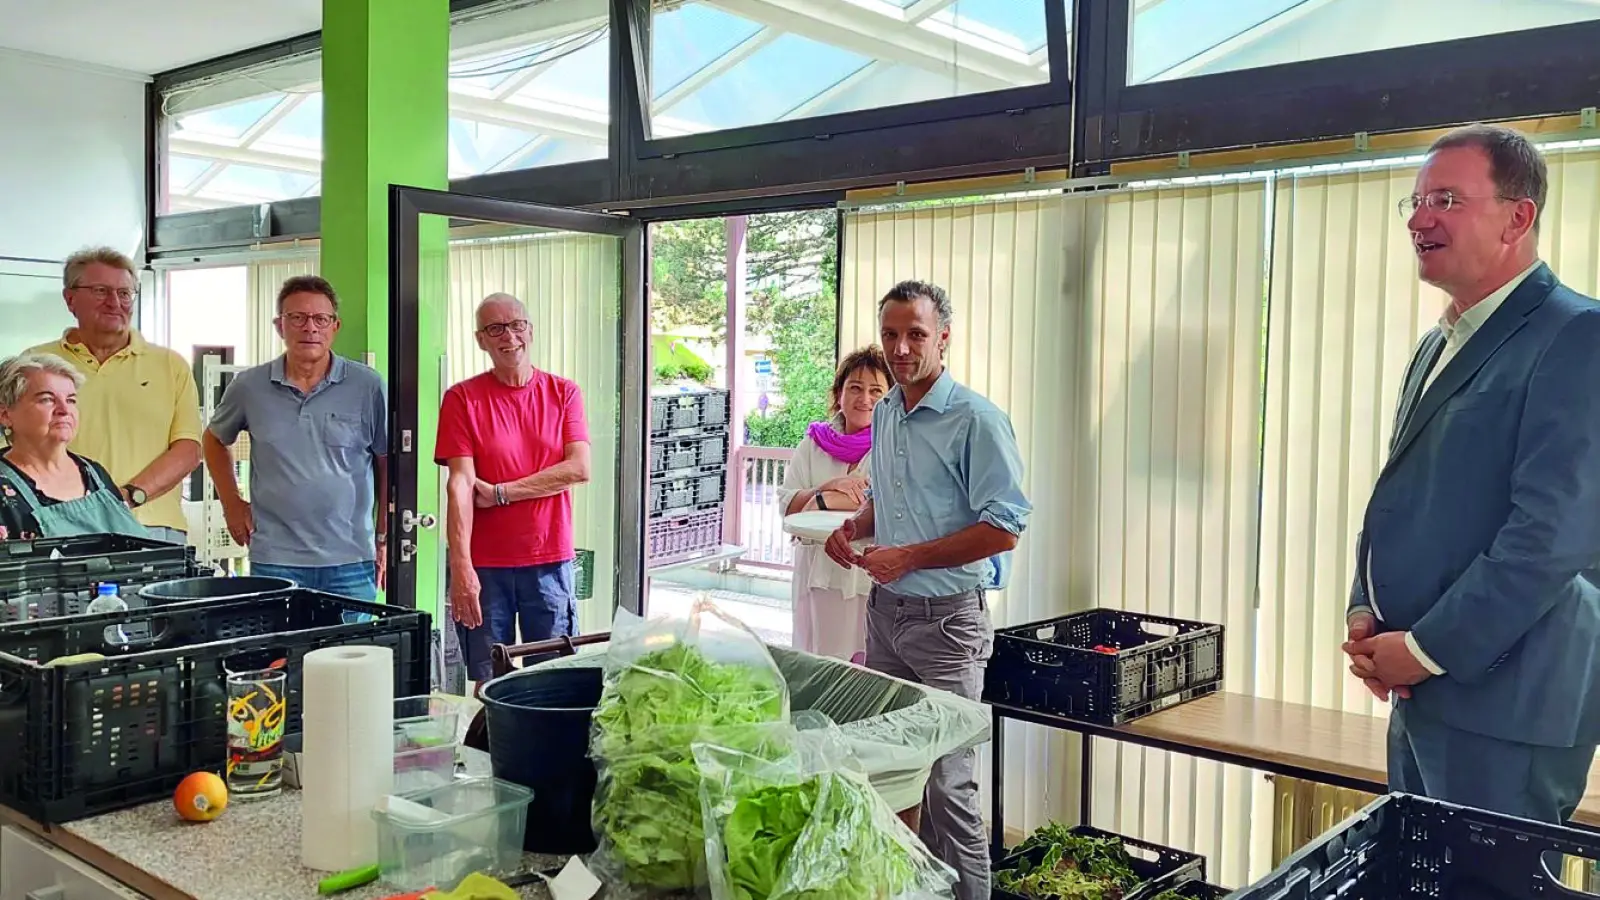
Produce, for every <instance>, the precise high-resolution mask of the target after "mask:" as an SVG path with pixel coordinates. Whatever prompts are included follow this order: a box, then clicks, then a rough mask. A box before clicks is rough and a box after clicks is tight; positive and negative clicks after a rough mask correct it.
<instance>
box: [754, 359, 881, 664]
mask: <svg viewBox="0 0 1600 900" xmlns="http://www.w3.org/2000/svg"><path fill="white" fill-rule="evenodd" d="M889 383H890V378H889V365H888V363H887V362H885V360H884V358H883V351H881V350H879V349H878V348H877V347H875V346H872V347H866V348H864V349H861V350H857V351H855V352H854V353H851V354H850V355H849V356H846V357H845V358H844V359H843V360H841V361H840V362H839V368H838V370H837V371H836V372H835V373H834V376H833V396H832V403H831V404H830V406H829V410H828V411H829V413H830V416H831V417H830V419H829V420H828V421H826V422H814V423H812V425H811V427H810V428H809V429H808V430H807V432H806V436H805V437H804V438H802V439H801V441H800V446H798V447H796V448H795V451H794V459H793V460H792V461H791V462H790V463H789V469H788V472H787V473H786V474H785V476H784V479H783V489H782V491H781V493H780V495H779V497H780V501H781V502H782V503H783V513H784V515H792V514H794V513H797V512H801V511H804V510H808V509H823V510H837V511H839V512H854V511H855V510H857V509H860V508H861V505H862V504H863V503H864V502H866V491H867V468H866V465H867V452H868V451H869V450H871V449H872V409H873V407H875V406H877V404H878V401H879V400H880V399H882V398H883V395H884V394H886V393H888V391H889ZM871 590H872V579H870V578H869V577H867V573H866V572H865V571H864V570H862V569H859V568H849V569H846V568H844V567H842V566H840V565H839V564H838V563H835V562H834V561H833V560H831V559H829V558H828V555H827V554H826V553H824V552H823V551H822V547H821V545H818V544H813V543H810V542H807V541H800V542H799V544H798V545H797V546H796V547H795V554H794V582H793V591H794V646H795V647H796V648H797V649H800V650H805V651H808V652H810V653H816V654H818V655H821V656H832V657H835V658H837V659H848V660H851V661H852V662H856V663H860V662H862V661H863V660H864V659H865V658H866V652H867V594H868V592H869V591H871Z"/></svg>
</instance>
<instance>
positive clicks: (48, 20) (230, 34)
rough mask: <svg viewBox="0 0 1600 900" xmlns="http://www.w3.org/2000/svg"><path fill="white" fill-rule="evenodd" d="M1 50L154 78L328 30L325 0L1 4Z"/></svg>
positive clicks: (22, 0) (14, 0)
mask: <svg viewBox="0 0 1600 900" xmlns="http://www.w3.org/2000/svg"><path fill="white" fill-rule="evenodd" d="M0 23H4V24H3V26H0V47H7V48H10V49H13V50H22V51H25V52H28V53H40V54H44V55H46V56H55V57H59V58H61V59H69V60H73V61H75V62H80V63H85V64H88V65H93V66H101V67H107V68H112V69H122V70H124V71H128V72H135V73H138V74H141V75H154V74H156V73H157V72H165V71H167V70H169V69H176V68H179V67H181V66H186V65H189V64H190V63H197V62H203V61H205V60H208V59H214V58H216V57H218V56H225V55H227V54H229V53H234V52H237V51H239V50H248V49H250V48H251V47H259V46H261V45H262V44H269V43H271V42H273V41H278V40H283V39H284V38H290V37H295V36H297V35H302V34H305V33H307V32H311V31H316V30H318V29H319V28H321V27H322V0H0Z"/></svg>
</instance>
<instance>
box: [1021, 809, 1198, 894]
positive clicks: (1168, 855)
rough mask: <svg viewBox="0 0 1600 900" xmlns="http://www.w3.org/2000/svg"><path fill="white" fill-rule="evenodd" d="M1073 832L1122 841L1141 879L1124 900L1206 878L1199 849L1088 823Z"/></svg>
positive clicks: (1031, 854)
mask: <svg viewBox="0 0 1600 900" xmlns="http://www.w3.org/2000/svg"><path fill="white" fill-rule="evenodd" d="M1072 833H1073V834H1075V835H1082V836H1085V837H1093V838H1116V839H1117V840H1119V841H1121V842H1122V846H1123V849H1124V850H1126V851H1127V852H1128V858H1129V860H1130V862H1131V865H1132V868H1133V874H1135V875H1137V876H1138V877H1139V879H1140V882H1141V883H1140V885H1139V886H1138V887H1136V888H1134V889H1133V890H1132V891H1129V892H1128V893H1127V894H1126V895H1125V896H1124V898H1123V900H1152V898H1154V897H1155V896H1156V895H1157V894H1160V893H1162V892H1163V891H1166V890H1169V889H1171V888H1173V887H1176V886H1178V885H1179V884H1181V883H1183V882H1187V881H1204V880H1205V877H1206V860H1205V857H1203V856H1201V855H1199V854H1198V853H1188V852H1185V851H1183V850H1174V849H1173V848H1171V847H1163V846H1161V845H1160V844H1152V843H1150V842H1149V841H1141V840H1138V839H1137V838H1130V837H1123V836H1122V835H1120V834H1113V833H1112V832H1109V831H1101V830H1100V829H1098V828H1094V827H1092V826H1089V825H1078V826H1075V827H1074V828H1072ZM1047 852H1049V851H1048V849H1047V848H1045V847H1036V848H1034V849H1032V850H1024V851H1022V852H1019V853H1013V854H1011V855H1010V856H1007V857H1006V858H1005V859H1003V860H1001V861H1000V862H999V863H996V864H995V867H994V870H995V872H1000V871H1002V870H1006V869H1016V868H1018V867H1019V866H1020V865H1021V863H1022V862H1023V861H1024V860H1026V861H1027V862H1028V863H1029V864H1030V865H1038V864H1039V861H1040V860H1041V859H1043V858H1044V855H1045V854H1046V853H1047ZM991 893H992V896H993V897H994V898H995V900H1033V898H1028V897H1024V896H1023V895H1022V894H1014V893H1012V892H1011V891H1006V890H1001V889H1000V888H999V887H995V888H994V889H993V891H992V892H991Z"/></svg>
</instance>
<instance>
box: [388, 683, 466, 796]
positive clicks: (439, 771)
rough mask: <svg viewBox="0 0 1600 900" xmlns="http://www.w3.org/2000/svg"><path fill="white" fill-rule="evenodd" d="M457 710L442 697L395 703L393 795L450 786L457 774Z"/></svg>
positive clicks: (403, 700)
mask: <svg viewBox="0 0 1600 900" xmlns="http://www.w3.org/2000/svg"><path fill="white" fill-rule="evenodd" d="M460 714H461V712H460V708H459V707H458V706H457V705H456V704H454V703H451V702H450V701H449V700H447V699H445V698H443V697H401V698H399V699H397V700H395V701H394V792H395V793H396V794H411V793H415V792H418V791H425V790H429V789H431V788H435V787H441V786H443V785H446V784H449V783H450V782H451V781H452V780H454V778H455V774H456V748H457V747H458V746H460V742H459V740H458V739H457V735H458V734H459V731H458V727H459V725H460Z"/></svg>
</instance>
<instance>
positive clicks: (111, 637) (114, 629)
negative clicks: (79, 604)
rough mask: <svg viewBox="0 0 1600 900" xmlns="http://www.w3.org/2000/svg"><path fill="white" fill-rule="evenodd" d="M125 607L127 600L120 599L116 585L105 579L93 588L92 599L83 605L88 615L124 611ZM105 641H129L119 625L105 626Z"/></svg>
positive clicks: (118, 642) (119, 643) (120, 643)
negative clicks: (86, 604)
mask: <svg viewBox="0 0 1600 900" xmlns="http://www.w3.org/2000/svg"><path fill="white" fill-rule="evenodd" d="M127 609H128V601H126V600H124V599H122V595H121V594H119V593H117V585H116V584H115V583H114V582H110V581H107V582H102V583H101V584H100V586H99V587H98V588H96V589H95V593H94V599H93V600H90V601H89V605H88V606H86V607H84V609H83V611H84V612H85V613H87V614H89V615H94V614H96V613H113V612H125V611H127ZM106 643H108V644H118V645H126V644H127V643H129V641H128V635H127V633H125V632H124V631H123V630H122V626H121V625H108V626H106Z"/></svg>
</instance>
